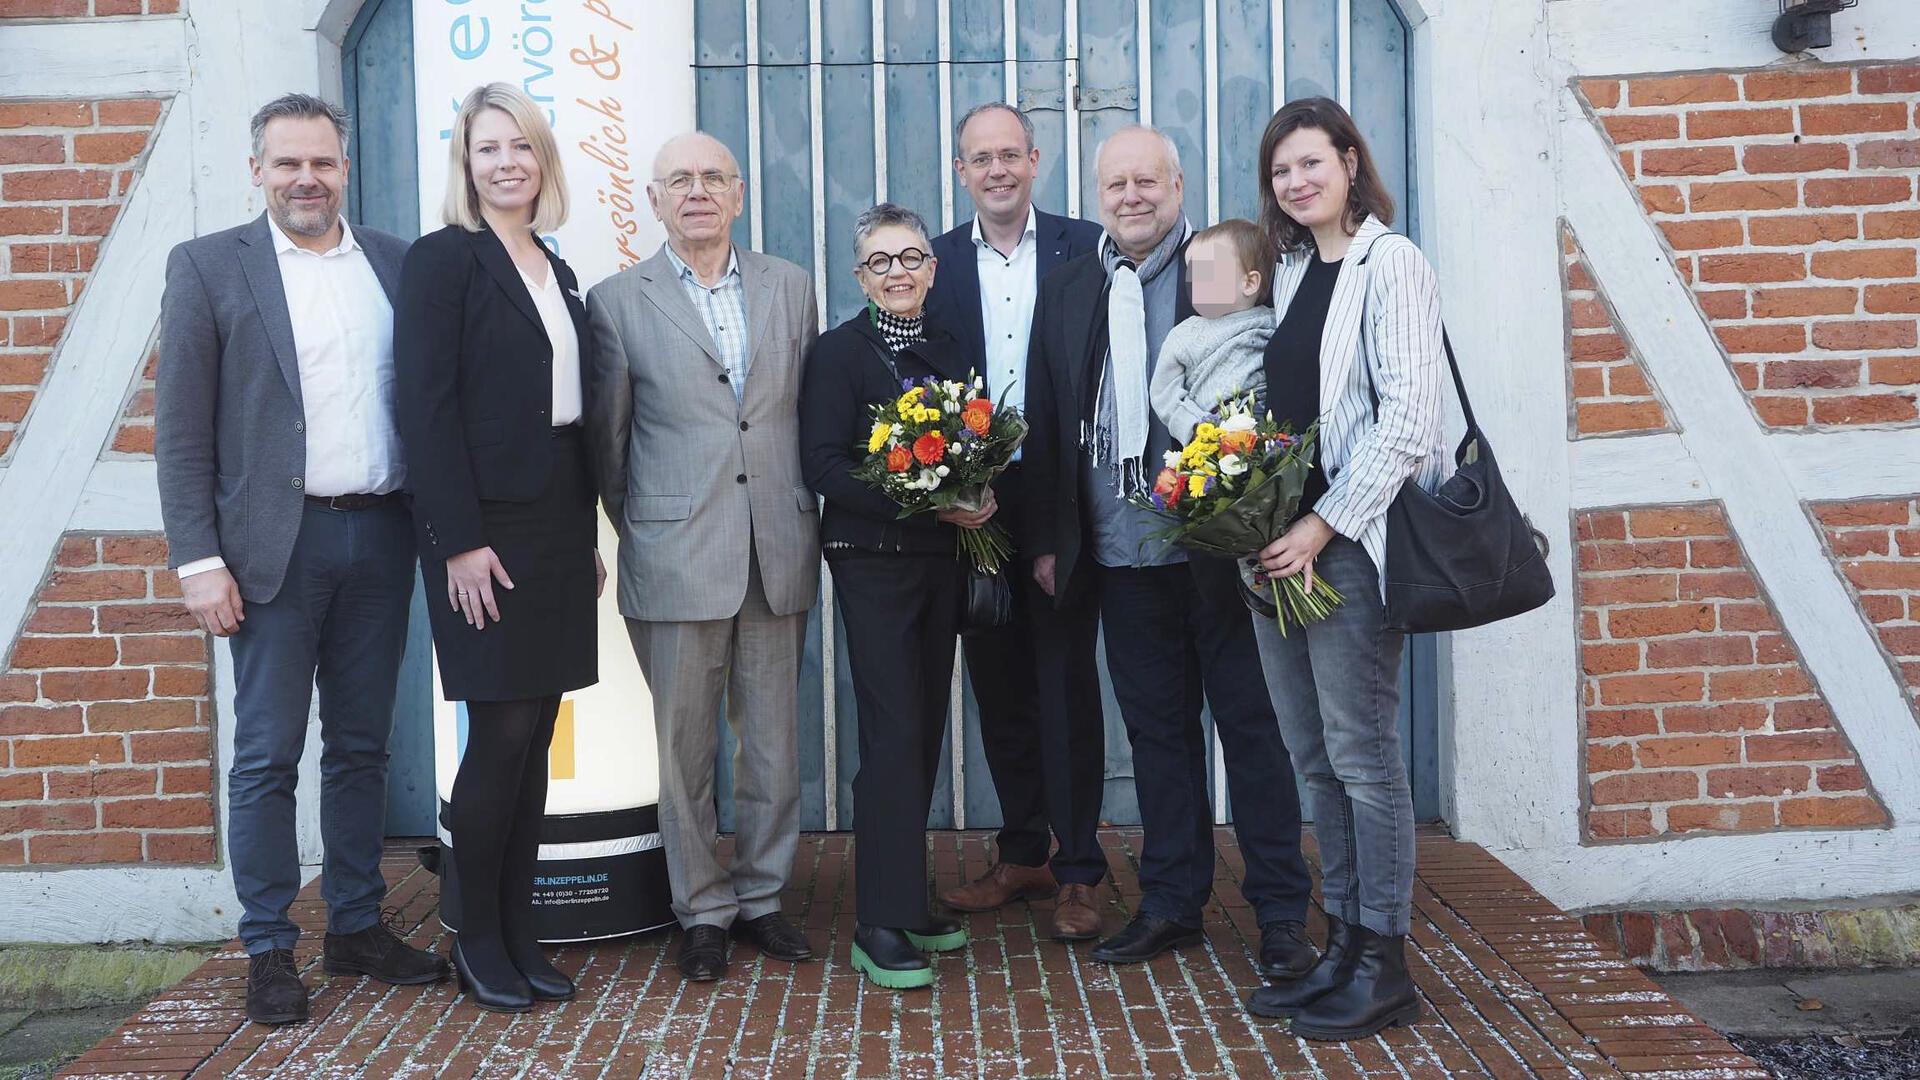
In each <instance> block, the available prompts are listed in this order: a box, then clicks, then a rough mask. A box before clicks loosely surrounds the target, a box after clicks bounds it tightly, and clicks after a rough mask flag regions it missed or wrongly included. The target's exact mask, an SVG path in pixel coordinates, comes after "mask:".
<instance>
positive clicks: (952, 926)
mask: <svg viewBox="0 0 1920 1080" xmlns="http://www.w3.org/2000/svg"><path fill="white" fill-rule="evenodd" d="M907 940H908V941H911V942H913V947H914V948H916V949H919V950H920V951H921V952H952V951H953V950H955V949H959V948H964V947H965V946H966V944H967V928H966V927H965V926H962V925H961V924H960V920H958V919H950V918H948V917H947V916H945V915H929V916H927V925H925V926H923V927H921V928H920V929H918V930H909V931H907Z"/></svg>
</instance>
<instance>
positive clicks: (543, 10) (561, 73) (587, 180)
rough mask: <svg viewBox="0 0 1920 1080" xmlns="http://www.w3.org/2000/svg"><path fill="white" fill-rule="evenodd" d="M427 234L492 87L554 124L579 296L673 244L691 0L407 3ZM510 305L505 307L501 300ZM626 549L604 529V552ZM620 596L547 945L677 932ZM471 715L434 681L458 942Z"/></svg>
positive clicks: (564, 738)
mask: <svg viewBox="0 0 1920 1080" xmlns="http://www.w3.org/2000/svg"><path fill="white" fill-rule="evenodd" d="M413 55H414V85H415V88H416V89H415V93H416V101H415V115H416V116H417V118H418V131H417V145H418V147H419V157H420V225H421V229H422V231H432V230H433V229H436V228H439V227H440V225H441V218H440V207H441V203H442V200H443V197H444V195H445V192H446V182H447V174H448V169H449V162H448V159H447V153H448V144H449V141H450V139H451V137H452V125H453V121H454V117H455V114H456V113H457V112H458V110H459V107H460V99H461V98H463V97H465V96H466V94H467V92H468V91H470V90H472V89H473V88H474V87H476V86H479V85H480V84H482V83H488V82H495V81H499V82H507V83H511V84H513V85H514V86H517V87H519V88H521V89H522V90H524V91H526V93H527V94H528V95H529V96H530V97H532V98H533V100H534V101H535V102H537V103H539V104H540V105H541V107H543V108H544V109H546V111H547V120H548V122H549V123H550V124H552V125H553V131H554V136H555V138H556V140H557V141H558V142H559V145H560V154H561V163H562V165H563V167H564V171H565V173H566V178H567V189H568V195H569V196H570V200H569V201H570V204H571V207H572V213H571V216H570V217H569V218H568V220H567V222H566V224H564V225H562V226H561V227H560V228H559V229H558V230H556V231H555V232H554V233H552V234H551V235H548V236H544V237H542V239H543V240H544V241H545V242H546V243H547V244H548V246H550V247H552V248H553V250H554V251H555V252H557V253H558V254H559V255H560V257H561V258H563V259H565V260H566V261H567V263H568V265H570V266H571V267H572V268H573V271H574V273H575V274H577V275H578V276H579V279H580V284H581V288H582V289H583V290H585V289H589V288H591V287H592V286H593V285H595V284H597V283H598V282H600V281H601V280H602V279H604V278H606V277H608V276H610V275H612V274H614V273H617V272H619V271H620V270H622V269H624V268H626V267H628V266H631V265H633V264H634V263H636V262H639V261H640V260H642V259H644V258H646V257H647V256H649V255H651V254H652V253H653V252H654V250H655V249H657V248H658V247H659V245H660V243H661V241H662V240H663V239H664V234H663V233H662V232H661V229H660V224H659V222H657V221H655V220H654V218H653V213H652V211H651V210H649V209H648V206H647V196H646V185H647V181H648V180H649V179H650V173H651V168H652V164H653V155H654V151H655V150H656V149H658V148H659V146H660V144H661V143H662V142H664V141H665V140H666V139H667V138H668V137H669V136H671V135H674V134H676V133H678V132H681V131H685V130H688V129H690V128H692V127H693V125H694V101H693V66H692V65H693V4H692V0H668V2H660V0H414V4H413ZM502 299H503V302H504V297H503V298H502ZM616 542H617V538H616V536H615V534H614V532H613V529H612V527H611V526H610V525H609V524H608V522H607V520H606V518H605V515H601V516H600V551H601V555H602V557H603V558H604V559H605V561H606V563H607V566H608V567H609V569H611V568H612V567H613V566H614V564H615V559H614V551H615V545H616ZM613 585H614V583H613V582H611V581H609V582H608V588H607V590H606V595H605V596H603V597H602V598H601V602H600V682H599V683H598V684H597V685H595V686H592V687H589V688H587V689H585V690H581V691H578V692H576V693H573V694H569V695H567V697H566V700H565V701H564V702H562V704H561V706H560V719H559V723H558V725H557V726H556V729H555V732H554V738H553V749H552V751H551V753H550V755H549V758H548V770H549V777H550V781H551V782H550V784H549V787H548V794H547V816H546V820H545V822H544V823H543V825H542V830H541V844H540V863H539V869H538V870H537V871H536V877H535V879H534V902H535V913H536V915H537V916H538V918H539V920H540V937H541V938H542V939H543V940H546V941H579V940H585V939H590V938H600V937H610V936H613V935H617V934H629V933H635V932H637V931H641V930H647V929H651V928H653V927H656V926H663V925H666V924H667V923H670V922H672V921H673V915H672V912H671V910H670V909H669V906H668V902H669V892H668V886H667V866H666V856H665V852H664V850H663V849H662V847H661V842H660V829H659V818H658V812H657V806H656V803H657V801H658V795H659V763H658V761H657V759H656V755H655V744H654V736H653V710H652V697H651V695H649V693H648V691H647V685H646V680H645V679H644V678H642V677H641V674H640V668H639V665H638V664H637V663H635V661H634V658H633V650H632V647H631V646H630V645H629V643H628V639H627V634H626V628H625V626H624V624H623V622H622V620H621V617H620V612H619V609H618V607H617V606H616V605H615V603H614V595H615V592H616V590H615V589H614V588H613ZM466 733H467V711H466V707H465V706H464V705H463V704H461V703H459V702H448V701H445V700H443V699H442V697H441V693H440V679H439V671H438V668H437V667H436V669H435V671H434V780H435V786H436V788H437V790H438V792H439V796H440V799H439V806H440V826H439V838H440V845H441V852H440V854H441V858H440V860H439V864H440V867H441V870H442V873H443V874H444V875H446V880H445V881H443V883H442V894H443V900H442V904H441V909H440V910H441V919H442V921H443V922H445V923H446V924H447V926H448V927H449V928H450V929H453V930H456V931H457V930H458V929H459V905H458V903H457V889H456V888H455V883H454V881H453V880H452V878H451V871H452V866H453V860H452V859H451V858H450V857H449V852H450V850H451V847H452V845H453V844H455V843H457V842H458V838H457V837H455V836H453V835H452V834H451V833H450V831H449V830H448V828H447V824H446V822H447V815H446V806H447V802H448V800H449V799H450V798H451V797H452V792H453V778H454V774H455V772H456V771H457V770H458V768H459V763H460V754H461V752H462V751H463V750H464V749H465V747H466Z"/></svg>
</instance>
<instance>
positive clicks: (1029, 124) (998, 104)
mask: <svg viewBox="0 0 1920 1080" xmlns="http://www.w3.org/2000/svg"><path fill="white" fill-rule="evenodd" d="M993 109H1004V110H1005V111H1007V112H1010V113H1012V114H1013V118H1014V119H1015V120H1018V121H1020V130H1021V131H1022V132H1025V133H1026V136H1027V149H1029V150H1031V149H1033V121H1032V120H1031V119H1029V118H1028V116H1027V114H1026V113H1023V112H1021V111H1020V110H1019V109H1016V108H1014V107H1013V106H1011V105H1009V104H1007V103H1006V102H1004V101H988V102H984V103H982V104H979V105H975V106H974V107H973V108H971V109H968V110H967V111H966V113H965V115H963V116H961V117H960V120H959V122H958V123H956V124H954V125H953V156H954V157H959V156H960V136H962V135H965V134H966V133H967V121H969V120H972V119H973V118H974V117H976V116H979V115H980V114H981V113H983V112H988V111H991V110H993Z"/></svg>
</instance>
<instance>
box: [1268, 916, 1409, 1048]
mask: <svg viewBox="0 0 1920 1080" xmlns="http://www.w3.org/2000/svg"><path fill="white" fill-rule="evenodd" d="M1350 933H1351V934H1352V940H1351V941H1350V942H1349V944H1348V946H1347V948H1348V950H1349V952H1348V955H1349V957H1350V958H1351V959H1350V961H1349V964H1350V966H1351V972H1350V974H1349V975H1348V977H1347V981H1346V982H1344V983H1342V984H1340V985H1339V986H1337V987H1335V988H1334V989H1333V990H1331V991H1329V992H1328V993H1326V994H1324V995H1322V996H1321V997H1319V998H1317V999H1315V1000H1314V1001H1313V1002H1311V1003H1310V1004H1308V1005H1307V1006H1306V1007H1305V1008H1303V1009H1301V1010H1300V1011H1299V1012H1298V1013H1295V1014H1294V1017H1293V1033H1294V1035H1296V1036H1298V1037H1300V1038H1302V1039H1324V1040H1327V1041H1331V1042H1347V1041H1349V1040H1352V1039H1364V1038H1367V1037H1369V1036H1371V1035H1373V1034H1375V1033H1376V1032H1378V1031H1380V1030H1381V1029H1382V1028H1387V1027H1391V1026H1393V1025H1395V1024H1411V1023H1413V1022H1414V1021H1415V1020H1418V1019H1420V995H1419V994H1418V993H1417V992H1416V991H1415V990H1414V988H1413V979H1412V977H1410V976H1409V975H1408V974H1407V939H1406V938H1405V937H1404V936H1400V937H1387V936H1385V935H1383V934H1376V933H1374V932H1373V931H1371V930H1369V929H1367V928H1366V927H1364V926H1355V927H1352V928H1351V930H1350Z"/></svg>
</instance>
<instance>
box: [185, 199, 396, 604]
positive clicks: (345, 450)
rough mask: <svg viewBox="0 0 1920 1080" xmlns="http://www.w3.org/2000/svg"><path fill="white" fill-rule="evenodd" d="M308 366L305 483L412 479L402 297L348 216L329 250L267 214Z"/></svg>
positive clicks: (212, 561) (370, 484)
mask: <svg viewBox="0 0 1920 1080" xmlns="http://www.w3.org/2000/svg"><path fill="white" fill-rule="evenodd" d="M267 228H268V230H269V231H270V232H271V233H272V234H273V252H274V256H275V258H276V261H277V262H278V264H279V267H280V283H281V288H282V291H283V292H284V293H285V294H286V298H287V317H288V319H289V321H290V322H291V323H292V324H293V347H294V352H295V355H296V357H297V361H296V363H297V366H298V367H299V369H300V404H301V412H302V426H303V427H304V429H305V432H306V438H307V469H306V476H305V478H304V480H303V481H302V485H303V486H302V488H301V491H302V492H303V493H305V494H307V495H313V496H317V497H321V498H324V497H326V496H329V495H358V494H376V495H383V494H386V493H387V492H390V491H395V490H398V489H399V488H400V486H401V485H402V484H403V483H405V482H406V465H405V460H406V459H405V458H404V457H403V456H402V453H401V449H400V433H399V431H398V429H396V428H395V426H394V417H393V305H392V304H391V303H389V302H388V300H387V292H386V290H385V289H383V288H381V286H380V279H379V277H378V276H376V275H375V274H374V272H373V265H372V264H371V263H369V262H368V261H367V253H366V252H365V251H364V250H362V249H361V247H360V245H359V244H357V243H355V242H354V239H353V230H352V229H350V228H348V227H347V223H346V219H344V218H342V219H341V221H340V243H339V244H337V245H335V246H334V247H333V248H332V249H330V250H328V251H323V252H315V251H308V250H307V249H306V248H303V247H301V246H300V245H298V244H296V243H294V242H293V240H292V239H291V238H290V237H288V236H287V234H286V233H285V232H282V231H281V229H280V226H279V225H278V224H277V223H276V222H275V221H274V220H273V216H272V215H268V216H267ZM225 565H226V563H225V562H224V561H223V560H222V559H221V558H220V557H219V556H218V555H214V556H209V557H207V558H205V559H199V560H196V561H194V562H191V563H188V564H186V565H185V566H182V567H181V568H180V576H181V577H187V576H189V575H192V574H197V573H200V572H201V571H203V570H211V569H213V568H215V567H217V566H225Z"/></svg>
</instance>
